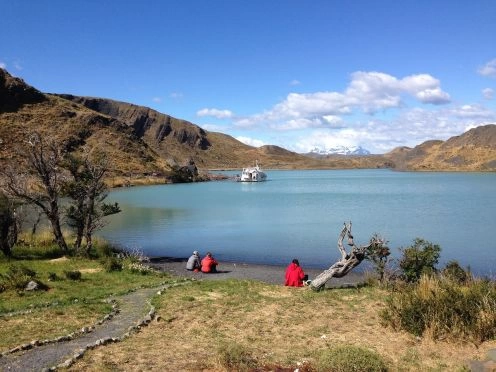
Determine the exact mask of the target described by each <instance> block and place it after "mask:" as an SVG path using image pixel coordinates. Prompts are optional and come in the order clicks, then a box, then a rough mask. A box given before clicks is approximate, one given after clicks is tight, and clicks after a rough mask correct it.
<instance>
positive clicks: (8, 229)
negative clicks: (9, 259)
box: [0, 192, 18, 256]
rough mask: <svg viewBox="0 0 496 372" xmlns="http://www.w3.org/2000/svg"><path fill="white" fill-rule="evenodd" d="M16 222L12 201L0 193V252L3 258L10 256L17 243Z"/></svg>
mask: <svg viewBox="0 0 496 372" xmlns="http://www.w3.org/2000/svg"><path fill="white" fill-rule="evenodd" d="M17 222H18V221H17V217H16V213H15V209H14V205H13V201H12V200H10V199H9V198H8V197H7V195H5V194H4V193H3V192H0V251H1V252H3V254H4V255H5V256H10V255H11V254H12V247H13V246H14V244H15V243H16V242H17V232H18V229H17Z"/></svg>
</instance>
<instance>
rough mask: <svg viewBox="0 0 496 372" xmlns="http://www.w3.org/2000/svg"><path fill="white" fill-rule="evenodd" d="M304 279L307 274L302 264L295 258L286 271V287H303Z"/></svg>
mask: <svg viewBox="0 0 496 372" xmlns="http://www.w3.org/2000/svg"><path fill="white" fill-rule="evenodd" d="M303 279H305V273H304V272H303V269H302V268H301V267H300V263H299V262H298V260H297V259H296V258H295V259H294V260H293V261H292V262H291V263H290V264H289V266H288V268H287V269H286V280H285V282H284V285H286V286H290V287H303Z"/></svg>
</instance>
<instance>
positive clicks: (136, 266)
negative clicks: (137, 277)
mask: <svg viewBox="0 0 496 372" xmlns="http://www.w3.org/2000/svg"><path fill="white" fill-rule="evenodd" d="M127 268H128V269H129V271H131V272H132V273H134V274H141V275H148V274H152V273H154V272H155V270H154V269H153V268H151V267H150V266H147V265H144V264H142V263H138V262H131V263H130V264H128V265H127Z"/></svg>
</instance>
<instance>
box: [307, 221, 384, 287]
mask: <svg viewBox="0 0 496 372" xmlns="http://www.w3.org/2000/svg"><path fill="white" fill-rule="evenodd" d="M345 237H347V238H348V245H349V246H350V247H351V251H350V253H348V252H346V249H345V248H344V246H343V240H344V238H345ZM374 244H383V241H382V240H381V239H380V238H379V237H378V236H377V235H374V236H373V237H372V238H371V240H370V242H369V244H367V245H361V246H356V245H355V241H354V239H353V235H352V234H351V221H350V222H349V223H346V222H345V223H344V226H343V229H342V230H341V233H340V234H339V237H338V249H339V251H340V253H341V259H340V260H339V261H337V262H336V263H335V264H333V265H332V266H331V267H329V268H328V269H327V270H325V271H323V272H322V273H320V274H319V275H318V276H317V277H316V278H315V279H313V280H312V283H311V284H310V288H312V289H313V290H320V289H322V288H324V286H325V284H326V283H327V281H329V280H330V279H331V278H342V277H343V276H345V275H347V274H348V273H349V272H350V271H351V270H353V269H354V268H355V267H357V266H358V265H360V263H361V262H362V261H363V260H364V259H365V258H366V257H367V253H368V251H369V248H370V247H371V246H372V245H374Z"/></svg>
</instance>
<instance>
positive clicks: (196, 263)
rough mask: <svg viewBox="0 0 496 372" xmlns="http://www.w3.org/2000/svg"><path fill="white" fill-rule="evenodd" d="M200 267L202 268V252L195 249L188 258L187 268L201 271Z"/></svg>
mask: <svg viewBox="0 0 496 372" xmlns="http://www.w3.org/2000/svg"><path fill="white" fill-rule="evenodd" d="M200 268H201V262H200V253H198V251H194V252H193V254H192V255H191V257H190V258H188V262H187V263H186V270H189V271H199V270H200Z"/></svg>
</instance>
